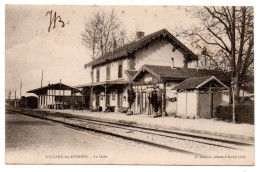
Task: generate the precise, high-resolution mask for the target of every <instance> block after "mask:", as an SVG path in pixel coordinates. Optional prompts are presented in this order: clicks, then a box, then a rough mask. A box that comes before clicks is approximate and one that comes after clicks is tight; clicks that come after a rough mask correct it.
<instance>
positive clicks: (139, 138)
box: [20, 111, 253, 156]
mask: <svg viewBox="0 0 260 172" xmlns="http://www.w3.org/2000/svg"><path fill="white" fill-rule="evenodd" d="M20 113H22V114H24V115H28V116H31V117H37V118H42V119H45V120H50V121H53V122H56V123H59V124H62V125H65V126H67V127H71V128H74V129H78V130H83V131H84V130H88V131H92V132H95V133H101V134H105V135H110V136H112V137H117V138H121V139H125V140H129V141H134V142H138V143H142V144H147V145H151V146H155V147H159V148H162V149H166V150H169V151H174V152H180V153H186V154H193V155H205V156H206V155H209V154H211V153H213V154H214V155H216V154H222V153H224V152H232V151H234V152H237V151H239V152H245V151H247V150H248V148H249V147H250V146H253V145H252V144H250V143H244V142H239V141H233V140H224V139H217V138H211V137H205V136H198V135H192V134H187V133H179V132H174V131H172V132H171V131H160V130H156V129H151V128H147V127H142V126H133V124H132V123H125V122H110V121H103V120H98V119H91V118H88V117H83V116H77V117H75V116H73V115H70V114H59V113H41V114H38V113H34V114H33V113H29V112H28V111H27V112H26V111H24V112H23V111H21V112H20ZM37 114H38V115H37Z"/></svg>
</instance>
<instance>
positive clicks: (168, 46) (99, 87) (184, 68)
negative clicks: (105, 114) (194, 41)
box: [79, 29, 223, 115]
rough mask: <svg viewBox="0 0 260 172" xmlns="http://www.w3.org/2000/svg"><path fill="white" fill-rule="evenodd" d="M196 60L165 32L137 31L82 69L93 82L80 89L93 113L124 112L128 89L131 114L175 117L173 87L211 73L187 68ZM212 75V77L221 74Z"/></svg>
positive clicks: (196, 58)
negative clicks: (84, 91)
mask: <svg viewBox="0 0 260 172" xmlns="http://www.w3.org/2000/svg"><path fill="white" fill-rule="evenodd" d="M196 60H198V57H197V55H195V54H194V53H193V52H192V51H191V50H189V49H188V48H187V47H186V46H185V45H184V44H182V43H181V42H180V41H179V40H178V39H177V38H175V37H174V36H173V35H172V34H171V33H170V32H168V31H167V30H166V29H162V30H160V31H157V32H155V33H152V34H150V35H147V36H144V33H143V34H140V32H138V33H137V39H136V40H135V41H133V42H131V43H129V44H126V45H124V46H122V47H118V48H116V49H113V51H111V52H108V53H106V54H105V55H103V56H101V57H99V58H97V59H95V60H93V61H91V62H90V63H88V64H86V65H85V68H87V67H90V69H91V73H90V75H91V78H92V81H91V83H89V84H86V85H81V86H79V88H84V89H89V92H90V95H91V96H90V107H91V109H93V110H99V111H105V110H106V109H107V108H108V107H112V109H114V110H115V111H125V110H126V109H128V108H129V103H128V101H127V100H128V94H127V89H129V88H132V89H133V90H134V91H135V101H134V103H133V104H132V105H131V111H132V112H133V113H135V114H148V115H149V114H154V113H159V114H161V115H166V114H168V115H174V114H176V103H177V101H178V100H177V99H176V95H177V94H176V90H174V89H173V88H174V87H175V86H176V85H178V84H179V83H180V82H182V81H184V80H185V79H187V78H189V77H192V76H196V75H197V76H204V75H206V76H208V75H209V74H212V72H211V73H210V72H208V71H209V70H208V71H201V70H200V71H199V70H197V69H190V68H188V64H189V63H190V62H192V61H196ZM213 73H214V75H213V76H215V75H220V74H223V73H221V72H219V71H213ZM216 77H218V76H216ZM155 99H158V101H155ZM155 102H157V105H156V103H155Z"/></svg>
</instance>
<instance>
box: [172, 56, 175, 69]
mask: <svg viewBox="0 0 260 172" xmlns="http://www.w3.org/2000/svg"><path fill="white" fill-rule="evenodd" d="M171 59H172V67H175V66H174V58H173V57H172V58H171Z"/></svg>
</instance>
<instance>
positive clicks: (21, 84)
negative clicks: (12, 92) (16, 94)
mask: <svg viewBox="0 0 260 172" xmlns="http://www.w3.org/2000/svg"><path fill="white" fill-rule="evenodd" d="M22 86H23V83H22V81H21V82H20V99H22Z"/></svg>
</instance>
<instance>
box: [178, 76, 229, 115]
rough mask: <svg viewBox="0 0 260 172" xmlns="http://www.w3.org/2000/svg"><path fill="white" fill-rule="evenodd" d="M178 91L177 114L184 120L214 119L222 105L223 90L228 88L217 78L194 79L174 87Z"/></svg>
mask: <svg viewBox="0 0 260 172" xmlns="http://www.w3.org/2000/svg"><path fill="white" fill-rule="evenodd" d="M174 89H175V90H177V110H176V111H177V113H176V116H178V117H182V118H193V119H195V118H213V117H214V113H215V110H216V107H217V106H218V105H220V104H222V99H223V98H222V95H223V90H226V89H228V87H227V86H226V85H225V84H224V83H222V82H221V81H220V80H219V79H217V78H216V77H215V76H206V77H194V78H189V79H186V80H184V81H183V82H181V83H180V84H179V85H177V86H176V87H174Z"/></svg>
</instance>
